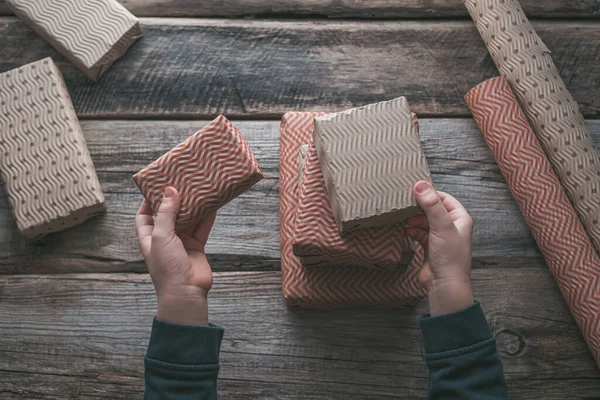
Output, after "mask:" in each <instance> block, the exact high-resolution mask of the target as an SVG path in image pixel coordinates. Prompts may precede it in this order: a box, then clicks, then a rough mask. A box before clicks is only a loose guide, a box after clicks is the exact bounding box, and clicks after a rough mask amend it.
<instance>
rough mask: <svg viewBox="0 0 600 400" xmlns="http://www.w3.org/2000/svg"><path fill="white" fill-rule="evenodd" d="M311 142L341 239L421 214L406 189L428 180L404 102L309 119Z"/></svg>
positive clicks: (416, 129) (428, 173)
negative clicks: (311, 134) (369, 228)
mask: <svg viewBox="0 0 600 400" xmlns="http://www.w3.org/2000/svg"><path fill="white" fill-rule="evenodd" d="M313 139H314V144H315V147H316V149H317V154H318V157H319V163H320V165H321V170H322V172H323V177H324V179H325V184H326V187H327V194H328V197H329V202H330V204H331V208H332V210H333V214H334V216H335V220H336V223H337V226H338V229H339V231H340V232H341V233H348V232H351V231H353V230H356V229H364V228H368V227H377V226H383V225H389V224H396V223H399V222H401V221H403V220H405V219H406V218H408V217H410V216H413V215H415V214H418V213H420V212H421V209H420V208H419V206H418V205H417V203H416V201H415V199H414V196H413V193H412V189H413V186H414V185H415V183H416V182H418V181H419V180H427V181H431V175H430V172H429V166H428V164H427V159H426V158H425V155H424V154H423V151H422V149H421V143H420V136H419V130H418V127H417V126H416V125H415V124H414V123H413V118H412V115H411V112H410V109H409V106H408V102H407V101H406V99H405V98H404V97H399V98H397V99H394V100H390V101H385V102H381V103H376V104H371V105H367V106H364V107H359V108H354V109H351V110H347V111H344V112H340V113H336V114H328V115H324V116H321V117H318V118H315V128H314V131H313Z"/></svg>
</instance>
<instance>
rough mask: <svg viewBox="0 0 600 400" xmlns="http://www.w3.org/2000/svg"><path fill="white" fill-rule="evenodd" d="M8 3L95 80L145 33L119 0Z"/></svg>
mask: <svg viewBox="0 0 600 400" xmlns="http://www.w3.org/2000/svg"><path fill="white" fill-rule="evenodd" d="M6 4H7V5H8V6H9V7H10V9H11V10H12V11H13V12H14V13H15V14H16V15H17V16H18V17H19V18H20V19H21V20H23V22H25V23H26V24H27V25H28V26H29V27H30V28H31V29H33V30H34V31H35V32H36V33H37V34H38V35H40V36H41V37H42V38H43V39H44V40H46V41H47V42H48V43H50V44H51V45H52V46H54V48H55V49H56V50H58V51H59V52H60V53H61V54H62V55H63V56H65V57H66V58H67V59H68V60H69V61H71V62H72V63H73V64H74V65H75V66H76V67H77V68H79V69H80V70H81V71H82V72H83V73H84V74H86V75H87V76H88V77H89V78H90V79H93V80H96V79H98V78H100V76H101V75H102V74H103V73H104V72H106V70H107V69H108V68H109V67H110V66H111V65H112V63H114V62H115V61H116V60H117V59H118V58H119V57H121V56H123V55H124V54H125V52H126V51H127V49H128V48H129V47H130V46H131V45H132V44H133V43H134V42H135V41H136V40H137V39H138V38H139V37H140V36H141V35H142V29H141V28H140V24H139V21H138V19H137V18H136V17H135V16H134V15H133V14H131V13H130V12H129V11H127V9H126V8H125V7H123V6H122V5H121V4H119V2H117V1H116V0H85V1H80V0H6Z"/></svg>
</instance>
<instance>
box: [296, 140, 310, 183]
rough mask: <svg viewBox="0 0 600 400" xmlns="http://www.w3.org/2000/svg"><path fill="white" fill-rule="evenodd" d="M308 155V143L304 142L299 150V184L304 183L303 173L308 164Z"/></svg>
mask: <svg viewBox="0 0 600 400" xmlns="http://www.w3.org/2000/svg"><path fill="white" fill-rule="evenodd" d="M307 156H308V145H307V144H303V145H302V146H300V149H299V150H298V185H302V175H303V171H304V166H305V165H306V157H307Z"/></svg>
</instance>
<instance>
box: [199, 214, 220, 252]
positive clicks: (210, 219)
mask: <svg viewBox="0 0 600 400" xmlns="http://www.w3.org/2000/svg"><path fill="white" fill-rule="evenodd" d="M215 218H217V211H216V210H215V211H212V212H210V213H209V214H208V215H207V216H206V217H205V218H204V219H203V220H202V221H201V222H200V223H199V224H198V226H196V229H195V230H194V234H193V237H194V239H196V240H197V241H198V242H200V243H201V244H202V245H203V246H205V245H206V242H207V241H208V236H209V235H210V231H211V229H212V227H213V224H214V223H215Z"/></svg>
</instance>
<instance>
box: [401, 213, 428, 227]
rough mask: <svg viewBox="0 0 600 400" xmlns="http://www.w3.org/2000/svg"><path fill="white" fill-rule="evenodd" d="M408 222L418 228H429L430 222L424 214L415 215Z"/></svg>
mask: <svg viewBox="0 0 600 400" xmlns="http://www.w3.org/2000/svg"><path fill="white" fill-rule="evenodd" d="M406 224H407V225H408V226H414V227H416V228H423V229H429V222H427V216H426V215H424V214H419V215H413V216H412V217H410V218H408V219H407V220H406Z"/></svg>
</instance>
